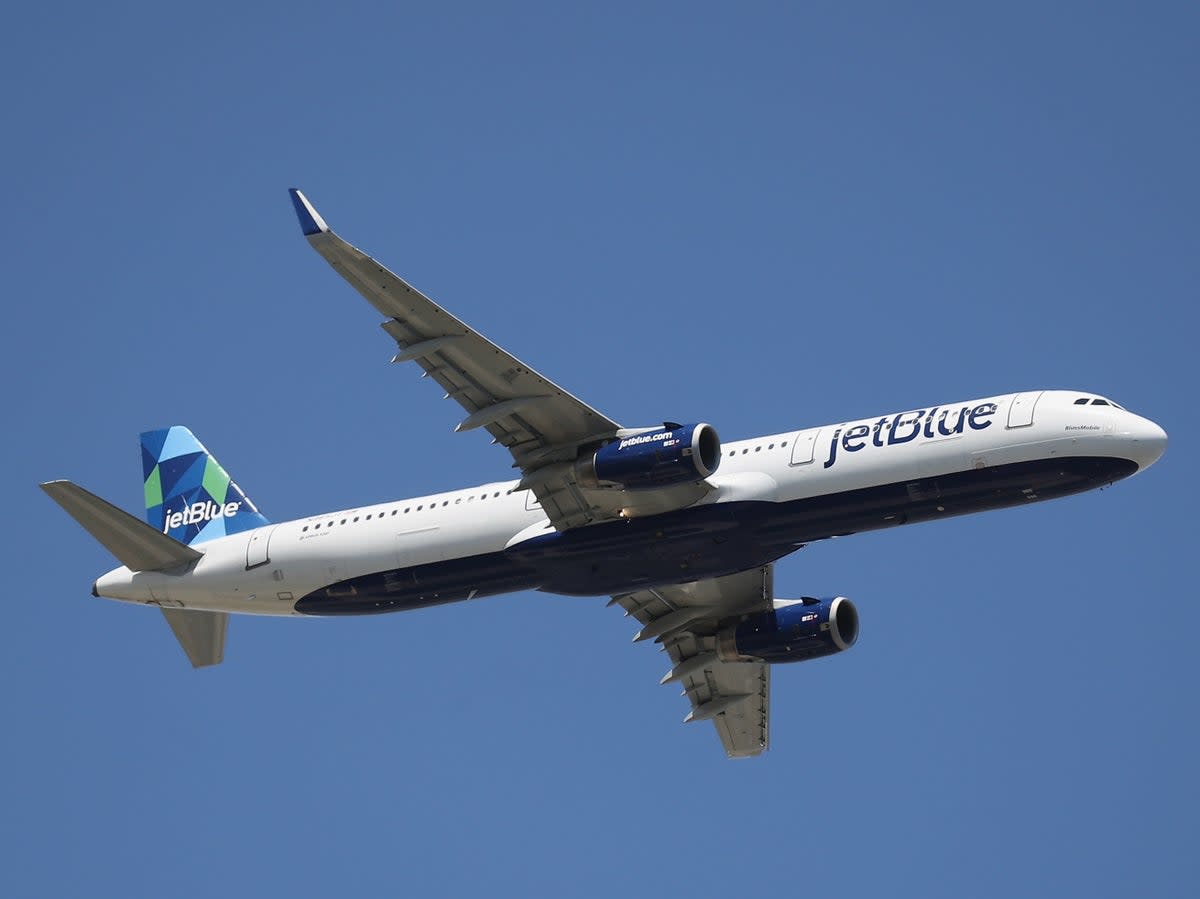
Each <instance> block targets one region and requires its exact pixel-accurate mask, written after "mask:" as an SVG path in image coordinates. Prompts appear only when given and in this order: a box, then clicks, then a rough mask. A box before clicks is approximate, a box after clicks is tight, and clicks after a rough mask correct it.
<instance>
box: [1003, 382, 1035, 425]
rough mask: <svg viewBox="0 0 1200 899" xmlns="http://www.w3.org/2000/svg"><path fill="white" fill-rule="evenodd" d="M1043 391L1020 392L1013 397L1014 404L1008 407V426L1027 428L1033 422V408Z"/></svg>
mask: <svg viewBox="0 0 1200 899" xmlns="http://www.w3.org/2000/svg"><path fill="white" fill-rule="evenodd" d="M1042 393H1043V391H1041V390H1037V391H1034V392H1032V393H1018V394H1017V395H1016V396H1014V397H1013V401H1012V405H1011V406H1009V407H1008V426H1009V427H1010V428H1027V427H1029V426H1030V425H1031V424H1033V410H1034V407H1035V406H1037V401H1038V400H1039V399H1040V398H1041V396H1042Z"/></svg>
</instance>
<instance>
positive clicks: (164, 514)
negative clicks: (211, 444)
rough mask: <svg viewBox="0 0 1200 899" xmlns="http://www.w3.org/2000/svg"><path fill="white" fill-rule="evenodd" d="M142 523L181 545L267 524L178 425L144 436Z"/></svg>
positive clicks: (207, 455)
mask: <svg viewBox="0 0 1200 899" xmlns="http://www.w3.org/2000/svg"><path fill="white" fill-rule="evenodd" d="M142 476H143V477H144V478H145V487H146V520H147V521H148V522H150V524H152V525H153V526H154V527H156V528H158V529H159V530H160V531H162V532H163V533H164V534H167V535H168V536H170V537H174V538H175V539H176V540H178V541H179V542H181V543H187V544H193V543H202V542H203V541H205V540H212V539H214V538H216V537H224V536H226V535H228V534H237V533H240V532H241V531H248V530H251V529H252V528H257V527H261V526H262V525H264V524H268V522H267V519H266V518H264V517H263V516H262V515H261V514H260V513H259V511H258V509H257V508H255V506H254V503H252V502H251V501H250V498H249V497H248V496H246V494H245V493H243V492H242V489H241V488H240V487H238V485H237V484H235V483H234V482H233V481H232V480H231V479H230V477H229V475H228V474H227V473H226V472H225V469H224V468H222V467H221V464H220V463H219V462H218V461H217V460H216V459H214V458H213V457H212V455H211V454H210V453H209V452H208V450H206V449H205V448H204V446H203V445H202V444H201V443H200V441H199V440H197V439H196V437H195V435H194V434H192V432H191V431H189V430H188V429H187V428H185V427H183V426H182V425H176V426H174V427H171V428H163V429H162V430H159V431H146V432H145V433H143V434H142Z"/></svg>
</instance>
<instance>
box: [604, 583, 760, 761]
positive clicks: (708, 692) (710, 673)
mask: <svg viewBox="0 0 1200 899" xmlns="http://www.w3.org/2000/svg"><path fill="white" fill-rule="evenodd" d="M773 597H774V577H773V568H772V566H770V565H765V566H763V567H762V568H753V569H750V570H748V571H742V572H738V573H737V574H731V575H726V576H725V577H719V578H710V579H708V580H703V581H694V582H692V583H690V584H676V585H671V586H665V587H653V588H647V589H644V590H638V591H635V592H633V593H626V594H621V595H619V596H615V597H613V602H614V603H616V604H618V605H620V606H621V607H622V608H624V609H625V611H626V613H627V614H628V615H630V616H631V617H632V618H635V619H636V620H637V621H639V622H640V623H641V624H642V630H641V631H640V632H639V633H638V634H637V635H636V636H635V638H634V639H635V640H636V639H650V638H652V637H653V638H656V639H658V640H660V641H661V642H662V643H663V645H664V648H665V649H666V651H667V654H668V655H669V656H670V657H671V661H672V663H673V667H672V668H671V670H670V671H669V672H667V674H666V676H665V677H663V679H662V683H664V684H668V683H678V684H680V685H682V687H683V695H684V696H686V697H687V699H688V702H689V703H690V704H691V711H690V712H689V713H688V715H687V717H686V718H684V721H685V722H691V721H712V723H713V726H714V727H715V728H716V731H717V736H718V737H719V738H720V740H721V745H722V746H723V747H724V749H725V754H726V755H727V756H729V757H730V758H746V757H749V756H754V755H759V754H760V753H762V752H763V751H765V750H766V748H767V746H768V745H769V743H770V698H771V669H770V666H768V665H766V664H764V663H762V662H744V661H736V662H725V661H722V660H721V659H720V657H719V655H718V652H717V645H716V643H717V628H718V625H719V623H720V622H721V621H722V620H724V619H727V618H730V617H733V616H736V615H741V614H748V613H750V612H755V611H759V610H761V609H764V608H770V606H771V600H772V599H773Z"/></svg>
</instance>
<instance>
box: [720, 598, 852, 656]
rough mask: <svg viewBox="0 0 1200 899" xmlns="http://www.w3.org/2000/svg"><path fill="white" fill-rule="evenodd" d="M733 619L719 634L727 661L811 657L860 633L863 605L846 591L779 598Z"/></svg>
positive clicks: (844, 646) (836, 648)
mask: <svg viewBox="0 0 1200 899" xmlns="http://www.w3.org/2000/svg"><path fill="white" fill-rule="evenodd" d="M775 602H776V606H775V608H774V609H772V610H771V611H769V612H759V613H757V614H755V615H751V616H749V617H748V618H745V619H743V620H742V621H740V622H737V623H736V624H731V625H729V626H727V627H725V628H723V629H722V630H721V632H720V633H719V634H718V637H717V652H718V654H719V655H720V657H721V658H722V659H723V660H725V661H727V662H736V661H746V660H752V661H760V662H772V663H778V662H806V661H808V660H809V659H818V658H820V657H821V656H828V655H833V654H834V653H838V652H842V651H844V650H847V649H849V648H850V647H851V646H853V645H854V643H855V641H856V640H857V639H858V609H856V608H855V607H854V603H852V602H851V601H850V600H848V599H846V597H844V596H836V597H834V598H832V599H815V598H813V597H811V596H806V597H804V598H803V599H797V600H776V601H775Z"/></svg>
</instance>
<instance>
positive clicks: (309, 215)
mask: <svg viewBox="0 0 1200 899" xmlns="http://www.w3.org/2000/svg"><path fill="white" fill-rule="evenodd" d="M288 193H289V194H290V195H291V197H292V205H293V206H295V207H296V218H298V219H300V230H301V231H303V232H304V236H305V237H311V236H312V235H314V234H322V233H324V232H325V231H328V230H329V226H328V225H327V224H325V219H323V218H321V216H319V215H318V214H317V210H315V209H313V206H312V203H310V202H308V197H306V196H304V194H302V193H300V191H299V190H297V189H296V188H294V187H290V188H288Z"/></svg>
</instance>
